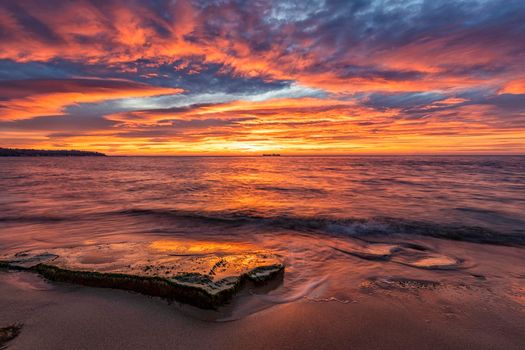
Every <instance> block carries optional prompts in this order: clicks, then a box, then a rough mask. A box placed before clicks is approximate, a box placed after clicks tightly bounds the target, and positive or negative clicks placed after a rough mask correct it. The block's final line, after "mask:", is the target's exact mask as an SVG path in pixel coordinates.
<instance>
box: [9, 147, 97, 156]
mask: <svg viewBox="0 0 525 350" xmlns="http://www.w3.org/2000/svg"><path fill="white" fill-rule="evenodd" d="M0 157H106V155H105V154H104V153H100V152H90V151H75V150H40V149H21V148H0Z"/></svg>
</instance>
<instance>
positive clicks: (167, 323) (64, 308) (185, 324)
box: [0, 271, 525, 350]
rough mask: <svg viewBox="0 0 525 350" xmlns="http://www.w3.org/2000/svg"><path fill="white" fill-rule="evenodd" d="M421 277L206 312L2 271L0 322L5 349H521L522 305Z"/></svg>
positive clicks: (524, 333) (524, 323)
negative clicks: (228, 314) (223, 315)
mask: <svg viewBox="0 0 525 350" xmlns="http://www.w3.org/2000/svg"><path fill="white" fill-rule="evenodd" d="M341 278H344V277H343V276H342V277H341ZM402 286H403V285H401V287H402ZM398 287H399V286H398ZM420 287H421V286H420ZM426 287H428V288H419V289H418V292H417V293H414V292H412V291H410V290H409V291H407V290H406V289H407V288H404V290H403V291H399V290H397V289H399V288H395V286H393V288H386V289H385V288H383V287H378V288H376V289H372V290H371V289H370V288H373V287H370V286H367V287H366V288H364V289H363V291H362V292H361V293H358V294H355V295H354V296H353V298H352V300H351V301H349V302H347V303H341V302H338V301H336V300H334V299H332V300H328V301H321V300H316V299H314V298H301V299H299V300H298V301H296V302H292V303H286V304H280V305H276V306H274V307H271V308H268V309H266V310H263V311H260V312H257V313H255V314H252V315H249V316H247V317H244V318H242V319H240V320H236V321H232V322H209V321H205V320H203V318H205V317H203V316H205V313H204V312H202V314H201V311H198V312H197V311H195V310H196V309H193V308H191V307H188V306H182V307H181V306H180V305H178V304H169V303H167V302H166V301H164V300H162V299H160V298H153V297H146V296H143V295H139V294H135V293H131V292H125V291H119V290H112V289H97V288H90V287H81V286H73V285H68V284H61V283H49V282H47V281H45V280H43V279H42V278H40V277H38V276H37V275H35V274H30V273H27V272H5V271H4V272H0V310H2V311H1V312H0V327H4V326H6V325H9V324H13V323H23V324H24V327H23V329H22V332H21V334H20V335H19V336H18V337H17V338H16V339H14V340H13V341H12V342H10V343H9V349H13V350H16V349H54V350H57V349H193V348H199V349H385V348H388V349H523V345H524V344H525V311H524V308H523V305H520V304H519V303H514V302H501V300H498V299H494V298H489V297H488V294H486V292H485V291H482V290H471V289H464V290H457V289H447V288H432V287H429V286H426ZM411 288H414V286H412V287H411ZM206 313H210V311H207V312H206Z"/></svg>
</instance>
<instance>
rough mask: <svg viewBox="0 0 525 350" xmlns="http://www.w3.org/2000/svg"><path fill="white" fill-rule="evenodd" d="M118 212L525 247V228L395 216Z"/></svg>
mask: <svg viewBox="0 0 525 350" xmlns="http://www.w3.org/2000/svg"><path fill="white" fill-rule="evenodd" d="M118 213H119V214H123V215H132V216H156V217H159V216H161V217H167V218H173V219H184V220H192V221H198V222H201V223H220V224H231V225H235V226H239V225H257V226H259V227H265V228H278V229H287V230H294V231H300V232H310V233H324V234H331V235H351V236H354V237H355V236H357V237H359V236H361V237H363V236H370V235H392V234H407V235H421V236H430V237H436V238H442V239H449V240H457V241H466V242H473V243H488V244H498V245H519V246H522V245H523V246H525V231H523V230H521V231H520V230H514V231H512V232H501V231H495V230H491V229H488V228H484V227H480V226H466V225H449V224H439V223H435V222H428V221H416V220H407V219H402V218H392V217H374V218H370V219H363V218H331V217H298V216H286V215H284V216H270V217H268V216H261V215H255V214H252V213H247V212H241V211H233V212H194V211H181V210H163V209H127V210H123V211H119V212H118Z"/></svg>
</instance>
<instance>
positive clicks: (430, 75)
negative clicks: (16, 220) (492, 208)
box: [0, 0, 525, 153]
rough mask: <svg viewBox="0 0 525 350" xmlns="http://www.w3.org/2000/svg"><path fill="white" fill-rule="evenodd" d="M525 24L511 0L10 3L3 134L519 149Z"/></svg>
mask: <svg viewBox="0 0 525 350" xmlns="http://www.w3.org/2000/svg"><path fill="white" fill-rule="evenodd" d="M524 36H525V3H524V2H523V1H520V0H509V1H506V2H505V6H502V4H501V1H497V0H458V1H444V0H410V1H397V0H372V1H364V0H356V1H345V0H307V1H295V0H287V1H277V0H275V1H258V0H255V1H250V2H244V1H234V0H220V1H219V0H217V1H203V0H178V1H153V0H150V1H139V0H126V1H125V0H107V1H103V2H102V1H95V0H78V1H74V2H72V1H59V0H48V1H46V2H42V1H37V0H21V1H16V2H14V1H4V2H2V3H0V46H1V47H2V50H0V123H1V125H0V126H1V127H2V130H0V135H1V136H2V140H10V141H9V142H10V143H17V144H18V143H19V142H22V141H16V140H21V139H24V138H25V139H26V140H28V143H27V146H33V145H39V144H40V145H44V146H45V145H58V144H61V145H65V144H66V145H67V144H70V145H71V146H83V147H88V148H97V147H98V148H99V149H100V150H103V151H104V150H106V149H105V148H104V147H110V148H109V149H110V150H111V151H112V152H116V153H125V152H131V153H134V152H136V153H141V152H146V153H148V152H150V153H152V152H157V151H158V152H160V153H164V152H169V151H170V150H171V151H173V152H180V151H181V150H187V149H188V150H189V151H190V152H191V151H195V152H201V153H206V152H219V153H220V152H245V151H252V152H258V151H259V150H261V149H288V150H290V152H299V153H300V152H335V153H344V152H352V151H355V150H360V151H361V150H363V151H367V150H368V151H370V152H374V151H378V152H387V153H388V152H401V151H403V152H407V151H412V150H434V151H442V150H443V149H446V147H449V149H450V150H452V151H453V150H459V151H463V150H464V151H469V150H470V151H475V152H477V151H480V150H481V151H485V150H490V149H491V148H492V149H494V150H500V151H503V150H504V149H507V150H509V151H511V152H517V151H518V150H519V149H520V147H521V146H525V144H524V141H523V140H522V136H523V132H524V130H523V122H522V121H523V117H524V115H523V113H524V106H525V101H524V99H523V95H524V93H525V90H524V88H523V81H524V79H523V71H524V69H525V65H524V63H523V62H525V42H524V41H523V40H521V41H520V40H517V39H516V38H521V37H524ZM75 129H76V130H75ZM520 135H521V139H520ZM50 139H51V140H52V143H50V142H51V141H50ZM13 140H15V141H13ZM521 148H523V147H521Z"/></svg>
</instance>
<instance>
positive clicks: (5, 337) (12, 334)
mask: <svg viewBox="0 0 525 350" xmlns="http://www.w3.org/2000/svg"><path fill="white" fill-rule="evenodd" d="M21 330H22V325H21V324H14V325H11V326H7V327H4V328H0V349H5V346H6V345H7V343H8V342H10V341H11V340H13V339H15V338H16V337H18V335H19V334H20V331H21Z"/></svg>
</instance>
